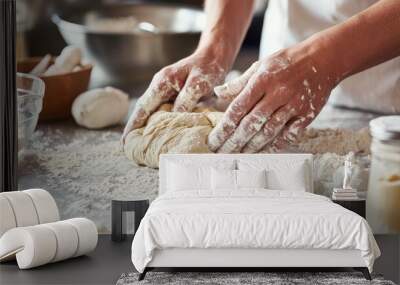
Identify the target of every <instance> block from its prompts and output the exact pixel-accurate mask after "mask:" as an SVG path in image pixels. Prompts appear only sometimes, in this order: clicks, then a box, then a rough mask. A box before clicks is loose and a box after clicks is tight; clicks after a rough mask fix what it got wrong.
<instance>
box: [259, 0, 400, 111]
mask: <svg viewBox="0 0 400 285" xmlns="http://www.w3.org/2000/svg"><path fill="white" fill-rule="evenodd" d="M375 2H377V0H270V1H269V5H268V9H267V11H266V14H265V20H264V28H263V34H262V39H261V48H260V57H261V58H265V57H266V56H268V55H271V54H272V53H274V52H276V51H278V50H280V49H282V48H286V47H289V46H291V45H293V44H296V43H298V42H300V41H303V40H305V39H306V38H308V37H310V36H311V35H313V34H314V33H316V32H319V31H321V30H324V29H327V28H329V27H331V26H333V25H336V24H338V23H341V22H343V21H345V20H346V19H348V18H350V17H351V16H353V15H354V14H357V13H359V12H361V11H362V10H365V9H366V8H368V7H369V6H370V5H372V4H374V3H375ZM371 40H373V38H371ZM349 48H351V47H349ZM329 102H330V103H332V104H334V105H339V106H346V107H350V108H360V109H365V110H370V111H375V112H380V113H392V114H393V113H400V57H397V58H395V59H392V60H390V61H388V62H385V63H382V64H380V65H378V66H375V67H372V68H370V69H368V70H366V71H363V72H360V73H358V74H355V75H353V76H351V77H349V78H347V79H346V80H344V81H343V82H342V83H340V85H338V86H337V87H336V88H335V89H334V90H333V91H332V94H331V97H330V99H329Z"/></svg>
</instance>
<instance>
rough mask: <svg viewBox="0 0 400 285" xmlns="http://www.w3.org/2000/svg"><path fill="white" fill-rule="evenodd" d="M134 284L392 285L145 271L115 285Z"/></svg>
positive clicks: (339, 277) (357, 278)
mask: <svg viewBox="0 0 400 285" xmlns="http://www.w3.org/2000/svg"><path fill="white" fill-rule="evenodd" d="M134 284H140V285H145V284H157V285H163V284H171V285H184V284H213V285H219V284H221V285H235V284H238V285H239V284H240V285H246V284H252V285H253V284H266V285H278V284H279V285H281V284H283V285H298V284H318V285H319V284H321V285H322V284H326V285H339V284H340V285H350V284H351V285H353V284H355V285H358V284H369V285H370V284H373V285H395V283H393V282H392V281H388V280H384V279H383V278H382V277H381V276H376V275H375V276H373V280H372V281H368V280H366V279H364V277H363V275H362V274H361V273H359V272H318V273H313V272H148V273H147V275H146V278H145V279H144V280H142V281H138V273H127V274H122V275H121V277H120V278H119V279H118V281H117V284H116V285H134Z"/></svg>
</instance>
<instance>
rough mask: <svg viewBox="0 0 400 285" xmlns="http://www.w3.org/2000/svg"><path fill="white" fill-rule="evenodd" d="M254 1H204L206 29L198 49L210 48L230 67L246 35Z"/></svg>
mask: <svg viewBox="0 0 400 285" xmlns="http://www.w3.org/2000/svg"><path fill="white" fill-rule="evenodd" d="M253 6H254V0H246V1H243V0H217V1H215V0H206V1H205V13H206V27H205V29H204V31H203V33H202V35H201V39H200V43H199V47H198V48H199V49H203V48H206V49H207V48H211V49H213V50H214V52H215V53H216V55H217V56H218V57H220V58H222V59H223V61H227V63H226V64H227V65H228V66H229V67H230V66H231V65H232V64H233V61H234V60H235V58H236V55H237V53H238V51H239V49H240V46H241V44H242V41H243V38H244V36H245V35H246V32H247V29H248V27H249V24H250V20H251V18H252V14H253Z"/></svg>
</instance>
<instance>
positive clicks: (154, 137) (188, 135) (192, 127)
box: [124, 104, 223, 168]
mask: <svg viewBox="0 0 400 285" xmlns="http://www.w3.org/2000/svg"><path fill="white" fill-rule="evenodd" d="M170 110H171V105H169V104H165V105H163V106H161V107H160V109H159V111H157V112H155V113H154V114H153V115H151V116H150V118H149V120H148V121H147V124H146V126H145V127H143V128H140V129H136V130H133V131H132V132H130V133H129V134H128V136H127V138H126V141H125V146H124V152H125V154H126V156H127V157H128V158H129V159H131V160H133V161H135V162H136V163H138V164H139V165H147V166H149V167H154V168H157V167H158V160H159V156H160V154H163V153H209V152H211V151H210V150H209V148H208V145H207V138H208V134H209V133H210V131H211V130H212V128H213V127H214V126H215V123H216V122H217V121H218V120H219V118H221V116H222V115H223V113H220V112H209V110H207V109H195V110H194V111H195V112H193V113H179V112H170ZM196 111H198V113H196ZM201 111H204V112H201Z"/></svg>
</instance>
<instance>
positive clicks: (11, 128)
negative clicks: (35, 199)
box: [0, 0, 18, 192]
mask: <svg viewBox="0 0 400 285" xmlns="http://www.w3.org/2000/svg"><path fill="white" fill-rule="evenodd" d="M15 38H16V1H15V0H1V1H0V132H1V134H0V149H1V154H0V192H4V191H16V190H18V184H17V164H18V122H17V120H18V114H17V92H16V40H15Z"/></svg>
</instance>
